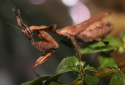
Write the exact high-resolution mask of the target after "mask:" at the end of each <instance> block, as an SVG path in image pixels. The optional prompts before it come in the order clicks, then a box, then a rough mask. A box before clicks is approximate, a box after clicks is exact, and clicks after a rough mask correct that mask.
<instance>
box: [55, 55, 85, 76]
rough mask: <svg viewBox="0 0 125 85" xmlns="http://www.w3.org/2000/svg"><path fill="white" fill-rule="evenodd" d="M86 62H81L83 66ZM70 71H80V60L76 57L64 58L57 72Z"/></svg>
mask: <svg viewBox="0 0 125 85" xmlns="http://www.w3.org/2000/svg"><path fill="white" fill-rule="evenodd" d="M84 64H85V62H81V65H82V66H83V65H84ZM68 71H77V72H79V71H80V65H79V60H78V58H76V57H66V58H64V59H63V60H62V61H61V62H60V64H59V65H58V67H57V70H56V73H57V74H59V73H64V72H68Z"/></svg>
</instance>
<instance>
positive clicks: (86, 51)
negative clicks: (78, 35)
mask: <svg viewBox="0 0 125 85" xmlns="http://www.w3.org/2000/svg"><path fill="white" fill-rule="evenodd" d="M115 49H116V48H115V47H113V46H104V47H100V48H91V47H86V48H80V53H82V54H90V53H98V52H107V51H111V50H115Z"/></svg>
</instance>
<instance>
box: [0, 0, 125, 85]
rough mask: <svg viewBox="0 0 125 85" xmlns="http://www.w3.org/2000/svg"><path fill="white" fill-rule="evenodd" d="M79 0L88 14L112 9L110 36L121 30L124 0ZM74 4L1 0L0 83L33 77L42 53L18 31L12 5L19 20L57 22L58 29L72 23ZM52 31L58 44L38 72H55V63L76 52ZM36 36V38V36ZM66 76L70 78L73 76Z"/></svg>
mask: <svg viewBox="0 0 125 85" xmlns="http://www.w3.org/2000/svg"><path fill="white" fill-rule="evenodd" d="M67 1H68V0H67ZM78 1H79V3H82V4H83V5H84V6H86V7H87V8H88V11H89V12H90V15H94V14H97V13H99V12H101V11H105V10H106V11H107V10H108V11H111V12H112V15H111V17H110V18H109V21H111V23H112V24H113V25H114V30H113V32H112V33H111V34H110V35H109V36H117V35H118V34H119V33H120V32H122V31H123V30H124V27H125V25H124V23H125V22H124V21H125V19H124V17H125V15H124V11H125V7H124V3H125V1H124V0H78ZM73 6H75V5H73ZM73 6H66V5H65V4H63V3H62V2H61V0H0V85H20V84H21V83H23V82H25V81H28V80H31V79H34V78H36V76H35V75H34V74H33V71H32V66H33V64H34V63H35V60H36V59H37V58H38V57H39V56H41V55H42V52H40V51H38V50H37V49H35V48H34V47H33V46H32V45H31V42H30V41H29V40H27V39H26V38H25V37H24V36H23V35H22V34H21V32H20V30H19V29H20V28H19V27H18V25H17V22H16V17H15V15H14V13H13V12H12V9H13V8H18V9H20V10H21V17H22V20H23V22H24V23H25V24H27V25H28V26H31V25H47V26H50V25H51V24H57V28H58V29H59V28H61V27H64V26H67V25H72V24H73V21H72V16H71V15H70V14H69V12H70V10H71V8H72V7H73ZM81 9H82V8H81ZM77 13H78V12H76V15H77ZM83 14H86V17H89V16H90V15H89V13H88V15H87V13H86V11H85V12H84V13H83ZM86 17H85V18H86ZM10 24H11V25H10ZM116 24H117V25H116ZM35 35H36V34H35ZM51 35H52V36H53V37H54V38H55V39H56V40H57V42H58V43H59V45H60V48H59V49H57V51H56V52H55V53H54V54H53V55H52V57H51V59H50V60H49V61H48V62H47V63H45V64H43V65H41V66H40V67H38V68H37V69H36V70H37V72H38V73H39V74H41V75H50V74H51V75H52V74H54V73H55V70H56V67H57V65H58V63H59V62H60V61H61V60H62V59H63V58H64V57H66V56H73V55H75V52H74V49H73V47H72V44H71V42H70V41H69V40H68V39H66V38H64V37H62V36H57V35H55V34H51ZM35 38H36V40H38V37H35ZM91 60H92V59H91ZM92 62H94V60H92ZM68 77H69V78H67V79H69V80H72V78H73V77H72V76H68Z"/></svg>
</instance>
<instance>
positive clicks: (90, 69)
mask: <svg viewBox="0 0 125 85" xmlns="http://www.w3.org/2000/svg"><path fill="white" fill-rule="evenodd" d="M84 69H85V70H89V71H94V72H96V71H98V70H97V69H96V68H94V67H92V66H90V65H87V66H86V67H85V68H84Z"/></svg>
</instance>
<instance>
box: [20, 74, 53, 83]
mask: <svg viewBox="0 0 125 85" xmlns="http://www.w3.org/2000/svg"><path fill="white" fill-rule="evenodd" d="M50 77H51V76H44V77H39V78H37V79H34V80H31V81H28V82H25V83H23V84H21V85H41V84H43V81H44V80H47V79H49V78H50Z"/></svg>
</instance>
